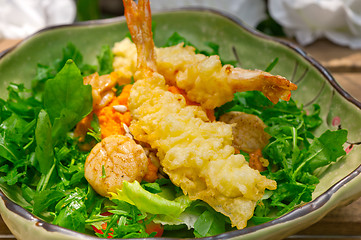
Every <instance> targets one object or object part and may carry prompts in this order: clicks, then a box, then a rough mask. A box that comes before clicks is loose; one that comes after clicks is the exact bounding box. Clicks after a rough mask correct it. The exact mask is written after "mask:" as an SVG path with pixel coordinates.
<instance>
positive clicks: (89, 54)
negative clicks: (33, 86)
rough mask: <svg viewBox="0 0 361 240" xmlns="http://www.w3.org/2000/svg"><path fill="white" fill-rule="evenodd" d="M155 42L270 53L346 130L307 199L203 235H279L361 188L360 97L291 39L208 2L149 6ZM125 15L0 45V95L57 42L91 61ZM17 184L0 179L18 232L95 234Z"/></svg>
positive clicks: (28, 235)
mask: <svg viewBox="0 0 361 240" xmlns="http://www.w3.org/2000/svg"><path fill="white" fill-rule="evenodd" d="M153 21H154V22H155V23H156V25H157V27H156V32H155V36H154V37H155V43H156V45H157V46H162V45H163V44H164V43H165V41H166V39H167V38H168V37H169V36H170V35H171V34H172V33H173V32H174V31H176V32H178V33H179V34H181V35H182V36H184V37H185V38H187V39H188V40H189V41H190V42H192V43H193V44H195V45H196V46H197V47H199V48H201V49H205V48H207V46H206V44H205V42H207V41H211V42H215V43H218V44H219V45H220V46H221V48H220V55H221V56H222V57H223V59H225V60H238V62H239V64H240V66H241V67H244V68H250V69H254V68H258V69H264V68H265V67H266V66H268V64H269V63H270V62H272V60H273V59H274V58H275V57H278V58H279V61H278V64H277V65H276V67H275V68H274V69H273V70H272V72H271V73H273V74H279V75H283V76H285V77H287V78H288V79H290V80H292V81H293V82H295V83H296V84H297V85H298V90H297V91H296V92H295V93H294V95H293V96H294V99H295V100H297V102H298V103H301V104H303V105H304V107H305V109H308V108H312V105H313V104H314V103H317V104H319V105H320V106H321V117H322V119H323V120H324V123H323V124H322V126H321V127H320V128H319V129H318V130H317V131H316V133H315V134H316V135H318V134H319V133H320V132H321V131H324V130H325V129H332V130H335V129H338V128H343V129H347V130H348V131H349V135H348V141H347V143H346V144H345V146H344V147H345V150H346V152H347V155H346V156H345V157H343V158H342V159H340V160H339V161H338V162H337V163H335V164H333V165H331V166H329V167H327V168H324V169H321V170H319V171H318V174H319V177H320V183H319V184H318V186H317V188H316V190H315V192H314V194H313V201H311V202H310V203H307V204H305V205H303V206H302V207H300V208H298V209H296V210H294V211H292V212H290V213H288V214H286V215H284V216H282V217H280V218H278V219H275V220H273V221H271V222H268V223H265V224H262V225H258V226H254V227H249V228H246V229H243V230H237V231H232V232H227V233H224V234H221V235H218V236H214V237H209V238H205V239H281V238H284V237H286V236H289V235H291V234H293V233H295V232H297V231H299V230H302V229H304V228H306V227H308V226H310V225H311V224H313V223H315V222H317V221H318V220H320V219H321V218H322V217H323V216H324V215H326V214H327V213H328V212H329V211H331V210H332V209H334V208H335V207H337V206H339V205H342V204H347V203H349V202H351V201H352V200H354V199H356V198H358V197H359V196H361V174H360V173H361V166H360V164H361V155H360V152H361V147H360V146H359V144H360V142H361V135H360V132H361V103H360V102H358V101H357V100H355V99H354V98H352V97H351V96H350V95H349V94H348V93H347V92H345V91H344V90H343V89H342V88H341V87H340V86H339V85H338V83H337V82H336V81H335V80H334V78H333V77H332V76H331V75H330V74H329V72H327V70H326V69H324V68H323V67H322V66H321V65H320V64H319V63H318V62H317V61H315V60H314V59H312V58H311V57H309V56H308V55H307V54H306V53H305V52H303V51H302V50H301V49H299V48H298V47H296V46H295V45H293V44H291V43H288V42H284V41H280V40H277V39H273V38H270V37H267V36H264V35H262V34H260V33H258V32H256V31H254V30H252V29H250V28H249V27H247V26H245V25H244V24H242V23H241V22H239V21H238V20H236V19H235V18H233V17H231V16H226V15H224V14H221V13H218V12H214V11H209V10H206V9H181V10H175V11H171V12H162V13H155V14H153ZM126 32H127V26H126V23H125V20H124V18H116V19H109V20H102V21H91V22H85V23H81V24H75V25H67V26H60V27H54V28H49V29H45V30H43V31H40V32H38V33H36V34H34V35H33V36H31V37H29V38H27V39H25V40H24V41H22V42H21V43H20V44H18V45H17V46H16V47H14V48H13V49H10V50H8V51H6V52H3V53H0V89H1V90H0V97H2V98H5V97H6V87H7V85H8V84H9V83H10V82H16V83H25V84H26V85H28V86H29V84H30V82H31V79H32V78H33V77H34V75H35V69H36V65H37V63H43V64H48V63H50V62H52V61H53V60H54V59H55V58H57V57H58V56H61V54H62V53H61V51H62V48H63V47H64V46H65V45H66V44H67V43H68V42H72V43H74V44H75V45H76V46H77V48H78V49H79V50H80V51H81V52H82V53H83V55H84V59H86V61H87V62H90V63H95V62H96V54H97V53H98V52H99V50H100V48H101V46H102V45H105V44H109V45H112V44H113V43H114V42H116V41H119V40H121V39H123V38H124V36H125V35H126ZM17 194H18V193H17V190H16V188H10V187H6V186H4V187H2V188H1V191H0V199H1V200H0V212H1V215H2V217H3V219H4V221H5V222H6V224H7V225H8V227H9V228H10V230H11V231H12V232H13V234H14V235H15V236H16V238H17V239H38V240H42V239H44V240H45V239H96V238H95V237H91V236H87V235H84V234H80V233H76V232H74V231H70V230H67V229H64V228H60V227H58V226H55V225H52V224H49V223H45V222H43V221H42V220H40V219H38V218H36V217H35V216H33V215H32V214H30V213H29V212H27V211H26V210H25V209H24V208H22V207H20V206H19V205H17V204H16V203H14V202H17V203H18V204H20V205H22V204H23V203H22V202H19V200H18V199H19V198H17Z"/></svg>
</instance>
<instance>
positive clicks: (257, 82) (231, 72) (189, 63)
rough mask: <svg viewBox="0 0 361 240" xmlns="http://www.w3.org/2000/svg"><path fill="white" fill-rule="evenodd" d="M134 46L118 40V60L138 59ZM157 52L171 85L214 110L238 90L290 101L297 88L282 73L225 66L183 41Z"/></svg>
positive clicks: (160, 70) (159, 66)
mask: <svg viewBox="0 0 361 240" xmlns="http://www.w3.org/2000/svg"><path fill="white" fill-rule="evenodd" d="M132 48H135V45H134V44H132V43H130V41H129V40H123V41H122V42H120V43H118V44H117V45H116V47H115V49H116V51H114V53H115V55H116V57H115V59H122V61H124V59H123V57H122V56H123V55H126V56H128V59H129V62H131V60H132V61H133V62H134V60H133V58H130V56H129V52H133V53H134V52H135V51H134V50H129V49H132ZM143 49H144V47H143ZM138 53H139V52H138ZM156 55H157V59H156V64H155V65H156V67H157V71H158V72H159V73H160V74H161V75H163V76H164V78H165V80H166V82H167V84H169V85H174V86H177V87H179V88H181V89H183V90H185V91H186V92H187V98H188V99H189V100H191V101H194V102H197V103H200V104H201V105H202V106H203V108H205V109H214V108H215V107H219V106H221V105H223V104H224V103H226V102H228V101H230V100H232V98H233V94H234V93H235V92H243V91H252V90H257V91H261V92H263V93H264V94H265V96H266V97H267V98H268V99H269V100H270V101H272V102H273V103H277V102H278V100H279V99H282V100H286V101H288V100H289V98H290V96H291V91H293V90H296V89H297V86H296V85H295V84H293V83H292V82H290V81H288V80H287V79H286V78H284V77H282V76H279V75H272V74H270V73H268V72H264V71H260V70H246V69H242V68H235V67H233V66H231V65H224V66H222V63H221V61H220V59H219V56H216V55H214V56H210V57H207V56H205V55H203V54H196V53H195V49H194V47H191V46H183V43H181V44H178V45H176V46H171V47H166V48H157V49H156ZM115 67H116V71H120V72H121V71H123V64H122V65H120V64H116V65H115ZM153 68H154V67H153ZM117 69H119V70H117Z"/></svg>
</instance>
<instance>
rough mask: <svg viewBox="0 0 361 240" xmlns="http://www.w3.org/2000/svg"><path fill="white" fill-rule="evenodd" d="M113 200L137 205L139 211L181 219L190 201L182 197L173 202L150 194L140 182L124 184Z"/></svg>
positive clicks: (112, 194) (112, 197) (113, 196)
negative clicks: (180, 216)
mask: <svg viewBox="0 0 361 240" xmlns="http://www.w3.org/2000/svg"><path fill="white" fill-rule="evenodd" d="M110 199H111V200H113V199H118V200H121V201H125V202H127V203H130V204H132V205H135V206H136V207H137V208H138V209H139V210H141V211H143V212H147V213H151V214H164V215H167V216H170V217H179V215H180V214H181V213H182V212H184V210H185V209H186V208H187V207H188V206H189V204H190V202H191V201H190V200H189V198H188V197H186V196H184V195H183V196H180V197H178V198H176V199H174V200H173V201H171V200H167V199H165V198H163V197H161V196H159V195H157V194H154V193H150V192H148V191H147V190H145V189H144V188H142V187H141V185H140V184H139V182H137V181H134V182H133V183H129V182H126V181H125V182H123V187H122V189H121V190H120V189H118V191H117V194H115V193H111V198H110Z"/></svg>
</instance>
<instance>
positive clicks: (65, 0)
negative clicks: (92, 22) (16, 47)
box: [0, 0, 76, 39]
mask: <svg viewBox="0 0 361 240" xmlns="http://www.w3.org/2000/svg"><path fill="white" fill-rule="evenodd" d="M75 16H76V6H75V2H74V1H73V0H0V39H1V38H8V39H19V38H24V37H26V36H29V35H30V34H33V33H35V32H36V31H38V30H40V29H42V28H44V27H47V26H52V25H59V24H67V23H71V22H73V21H74V19H75Z"/></svg>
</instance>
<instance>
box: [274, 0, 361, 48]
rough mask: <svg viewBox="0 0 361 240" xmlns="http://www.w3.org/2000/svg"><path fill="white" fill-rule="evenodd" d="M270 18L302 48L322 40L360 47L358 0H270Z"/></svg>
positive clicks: (360, 18) (359, 8) (360, 14)
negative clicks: (319, 39) (323, 38)
mask: <svg viewBox="0 0 361 240" xmlns="http://www.w3.org/2000/svg"><path fill="white" fill-rule="evenodd" d="M268 8H269V12H270V15H271V16H272V18H274V19H275V20H276V21H277V22H278V23H279V24H280V25H281V26H283V28H284V30H285V32H286V34H287V35H288V36H290V37H295V38H296V40H297V41H298V42H299V43H300V44H301V45H307V44H310V43H312V42H313V41H315V40H316V39H318V38H321V37H325V38H327V39H329V40H330V41H332V42H334V43H336V44H340V45H344V46H348V47H350V48H353V49H356V48H361V0H269V1H268Z"/></svg>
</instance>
